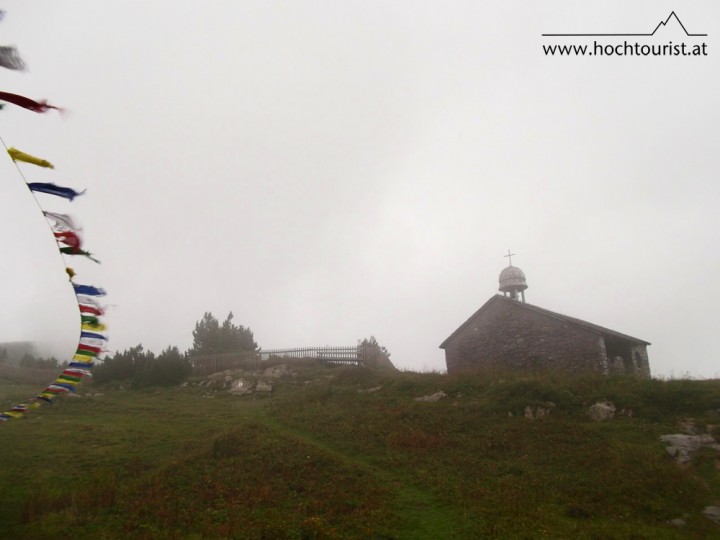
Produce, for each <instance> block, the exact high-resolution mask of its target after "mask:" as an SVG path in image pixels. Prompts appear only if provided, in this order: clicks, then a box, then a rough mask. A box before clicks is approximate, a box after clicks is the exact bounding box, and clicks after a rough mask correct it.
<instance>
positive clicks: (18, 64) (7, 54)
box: [0, 45, 27, 71]
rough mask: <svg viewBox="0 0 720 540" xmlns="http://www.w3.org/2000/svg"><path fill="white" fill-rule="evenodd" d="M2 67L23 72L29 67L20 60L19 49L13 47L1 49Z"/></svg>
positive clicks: (0, 64) (0, 62) (7, 46)
mask: <svg viewBox="0 0 720 540" xmlns="http://www.w3.org/2000/svg"><path fill="white" fill-rule="evenodd" d="M0 67H4V68H7V69H16V70H18V71H23V70H24V69H25V68H26V67H27V66H26V65H25V62H24V61H23V59H22V58H20V53H19V52H18V50H17V48H15V47H13V46H12V45H5V46H3V47H0Z"/></svg>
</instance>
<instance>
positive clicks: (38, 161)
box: [7, 148, 55, 169]
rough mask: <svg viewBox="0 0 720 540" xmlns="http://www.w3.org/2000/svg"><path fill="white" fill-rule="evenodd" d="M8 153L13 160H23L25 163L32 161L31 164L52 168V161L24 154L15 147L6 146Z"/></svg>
mask: <svg viewBox="0 0 720 540" xmlns="http://www.w3.org/2000/svg"><path fill="white" fill-rule="evenodd" d="M7 152H8V154H10V157H11V158H12V159H13V161H24V162H25V163H32V164H33V165H37V166H38V167H46V168H48V169H54V168H55V167H54V166H53V164H52V163H50V162H49V161H47V160H45V159H42V158H39V157H35V156H31V155H30V154H26V153H25V152H21V151H20V150H18V149H17V148H8V151H7Z"/></svg>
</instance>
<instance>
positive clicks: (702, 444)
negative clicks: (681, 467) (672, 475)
mask: <svg viewBox="0 0 720 540" xmlns="http://www.w3.org/2000/svg"><path fill="white" fill-rule="evenodd" d="M660 440H661V441H662V442H664V443H666V444H667V445H668V447H667V448H666V450H667V452H668V454H670V455H671V456H672V457H674V458H675V459H676V460H677V462H678V463H687V462H689V461H690V460H692V458H693V455H694V454H695V452H697V451H698V450H700V448H713V449H715V450H718V451H720V444H718V443H717V441H716V440H715V439H714V438H713V436H712V435H708V434H707V433H705V434H703V435H686V434H684V433H675V434H672V435H662V436H661V437H660Z"/></svg>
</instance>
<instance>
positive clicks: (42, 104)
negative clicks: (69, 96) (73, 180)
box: [0, 11, 108, 423]
mask: <svg viewBox="0 0 720 540" xmlns="http://www.w3.org/2000/svg"><path fill="white" fill-rule="evenodd" d="M4 15H5V12H4V11H0V20H2V19H3V17H4ZM0 67H3V68H6V69H12V70H18V71H22V70H24V69H26V65H25V62H24V61H23V59H22V58H21V57H20V54H19V52H18V50H17V48H16V47H14V46H0ZM0 101H4V102H7V103H10V104H13V105H17V106H19V107H22V108H24V109H27V110H30V111H33V112H36V113H45V112H47V111H49V110H51V109H55V110H58V111H62V109H61V108H60V107H56V106H55V105H50V104H48V102H47V101H45V100H40V101H36V100H33V99H30V98H27V97H24V96H21V95H18V94H14V93H11V92H4V91H0ZM4 105H5V104H4V103H0V109H3V108H4ZM0 140H2V139H0ZM2 143H3V145H5V142H4V141H2ZM5 148H6V150H7V153H8V155H9V156H10V158H11V159H12V161H13V162H14V164H15V166H16V167H17V168H18V171H19V172H20V175H21V176H22V178H23V180H24V181H25V183H26V184H27V187H28V189H29V190H30V192H31V193H32V195H33V197H35V195H34V194H35V193H45V194H49V195H54V196H56V197H61V198H64V199H67V200H68V201H70V202H72V201H73V200H74V199H75V198H76V197H79V196H81V195H83V194H84V193H85V190H82V191H77V190H75V189H73V188H70V187H65V186H60V185H57V184H54V183H49V182H27V181H26V180H25V175H24V174H23V173H22V169H20V167H19V166H18V163H26V164H30V165H34V166H37V167H43V168H46V169H54V168H55V167H54V166H53V164H52V163H50V162H49V161H47V160H45V159H42V158H39V157H36V156H34V155H32V154H28V153H25V152H22V151H20V150H18V149H16V148H12V147H11V148H8V147H7V146H5ZM36 200H37V198H36ZM38 204H39V203H38ZM41 209H42V206H41ZM42 212H43V216H44V217H45V219H46V221H47V223H48V225H49V227H50V230H51V231H52V233H53V236H54V238H55V240H56V241H57V243H58V250H59V253H60V254H61V257H64V256H77V255H79V256H83V257H86V258H88V259H90V260H91V261H93V262H96V263H99V262H100V261H98V260H97V259H96V258H95V257H94V256H93V254H92V253H90V252H89V251H86V250H85V249H84V248H83V240H82V227H80V226H79V225H78V224H77V221H76V220H75V218H73V217H72V216H71V215H69V214H62V213H57V212H49V211H46V210H44V209H43V210H42ZM63 262H65V261H64V259H63ZM64 266H65V267H66V268H65V272H66V273H67V275H68V277H69V280H70V283H71V284H72V286H73V290H74V292H75V296H76V299H77V304H78V309H79V312H80V339H79V341H78V345H77V348H76V350H75V353H74V354H73V356H72V359H71V361H69V362H68V363H67V364H66V365H65V367H64V369H63V371H62V373H61V374H60V375H59V376H58V377H57V378H55V380H53V381H52V382H51V383H50V384H49V385H48V386H47V387H45V389H43V390H42V391H41V392H40V393H39V394H37V395H36V396H34V397H32V398H31V399H29V400H27V401H26V402H24V403H20V404H18V405H15V406H13V407H12V408H10V409H9V410H7V411H4V412H0V423H2V422H5V421H7V420H9V419H11V418H22V417H24V415H25V414H26V413H27V412H28V411H29V410H31V409H35V408H37V407H40V406H41V405H42V404H44V403H47V404H52V403H53V400H54V399H55V398H56V397H57V396H59V395H62V394H66V393H75V392H76V391H77V386H78V385H79V384H80V382H81V381H82V379H83V377H89V376H91V374H92V367H93V365H94V362H95V359H96V358H97V357H98V355H100V354H102V353H103V352H104V351H105V350H106V349H105V347H106V344H107V342H108V337H107V334H106V333H105V332H106V330H107V327H106V325H105V323H103V322H102V320H101V317H102V316H103V315H104V314H105V308H104V307H103V306H102V304H101V301H100V298H102V297H103V296H105V294H106V293H105V290H104V289H102V288H100V287H95V286H93V285H81V284H78V283H75V282H74V281H73V279H74V278H75V276H76V272H75V270H74V269H73V268H71V267H70V266H68V265H67V264H65V265H64Z"/></svg>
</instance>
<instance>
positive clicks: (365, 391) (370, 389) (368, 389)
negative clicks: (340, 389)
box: [358, 386, 382, 394]
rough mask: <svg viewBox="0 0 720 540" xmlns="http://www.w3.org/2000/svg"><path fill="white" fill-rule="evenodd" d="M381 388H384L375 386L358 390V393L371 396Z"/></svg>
mask: <svg viewBox="0 0 720 540" xmlns="http://www.w3.org/2000/svg"><path fill="white" fill-rule="evenodd" d="M381 388H382V386H375V387H373V388H361V389H359V390H358V392H359V393H361V394H371V393H373V392H377V391H378V390H380V389H381Z"/></svg>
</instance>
